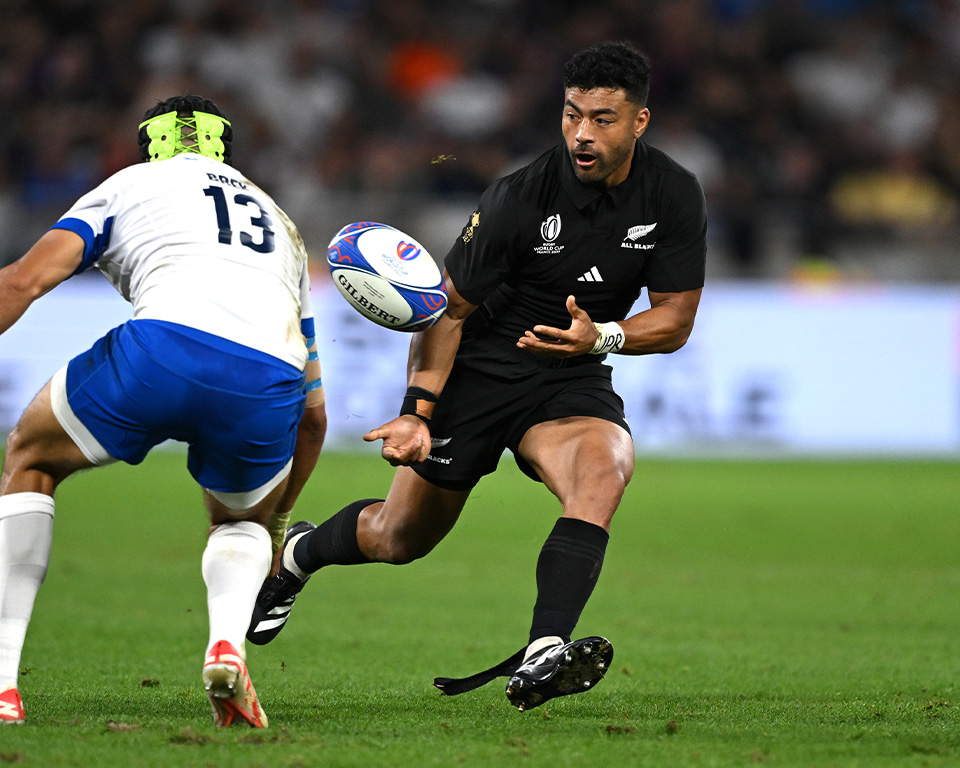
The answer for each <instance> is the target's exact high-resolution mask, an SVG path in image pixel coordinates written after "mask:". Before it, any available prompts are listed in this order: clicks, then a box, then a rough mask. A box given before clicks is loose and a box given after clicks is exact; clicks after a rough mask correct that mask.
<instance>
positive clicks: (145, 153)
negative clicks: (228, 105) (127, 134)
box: [137, 93, 233, 164]
mask: <svg viewBox="0 0 960 768" xmlns="http://www.w3.org/2000/svg"><path fill="white" fill-rule="evenodd" d="M173 111H176V112H177V114H179V115H180V116H181V117H187V116H190V115H193V113H194V112H206V113H207V114H210V115H216V116H217V117H222V118H223V119H224V120H226V119H227V116H226V115H225V114H223V110H222V109H220V107H218V106H217V105H216V104H215V103H214V102H212V101H211V100H210V99H205V98H203V96H197V95H196V94H193V93H185V94H183V95H182V96H171V97H170V98H169V99H164V100H163V101H158V102H157V103H156V104H155V105H154V106H152V107H150V109H148V110H147V111H146V112H144V113H143V120H149V119H150V118H151V117H156V116H157V115H165V114H166V113H167V112H173ZM137 139H138V141H139V144H140V158H141V159H142V160H149V159H150V151H149V149H148V148H149V146H150V137H149V136H147V130H146V128H141V129H140V132H139V134H138V135H137ZM220 140H221V141H222V142H223V162H225V163H228V164H229V163H230V153H231V149H232V146H231V145H232V142H233V128H231V127H230V124H229V123H226V124H225V125H224V128H223V135H222V136H221V137H220Z"/></svg>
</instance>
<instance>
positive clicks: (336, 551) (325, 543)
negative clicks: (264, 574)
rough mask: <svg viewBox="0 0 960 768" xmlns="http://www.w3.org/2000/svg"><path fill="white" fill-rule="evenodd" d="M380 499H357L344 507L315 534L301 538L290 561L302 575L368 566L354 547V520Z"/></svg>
mask: <svg viewBox="0 0 960 768" xmlns="http://www.w3.org/2000/svg"><path fill="white" fill-rule="evenodd" d="M377 501H383V499H360V501H354V502H353V503H351V504H347V506H345V507H344V508H343V509H341V510H340V511H339V512H337V513H336V514H335V515H334V516H333V517H331V518H330V519H329V520H326V521H325V522H323V523H320V525H318V526H317V527H316V529H315V530H312V531H310V532H309V533H306V534H304V535H303V536H301V537H300V538H299V539H298V540H297V543H296V544H295V545H294V547H293V559H294V562H296V564H297V567H298V568H300V570H302V571H303V572H304V573H313V572H314V571H318V570H320V569H321V568H323V567H324V566H325V565H359V564H361V563H369V562H371V560H370V558H368V557H367V556H366V555H365V554H363V552H362V551H361V550H360V545H359V544H358V543H357V520H358V519H359V518H360V513H361V512H362V511H363V509H364V507H367V506H369V505H370V504H373V503H374V502H377Z"/></svg>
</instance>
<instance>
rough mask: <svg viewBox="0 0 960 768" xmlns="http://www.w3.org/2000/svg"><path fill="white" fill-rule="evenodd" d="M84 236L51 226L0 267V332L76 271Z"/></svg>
mask: <svg viewBox="0 0 960 768" xmlns="http://www.w3.org/2000/svg"><path fill="white" fill-rule="evenodd" d="M83 247H84V244H83V238H81V237H80V236H79V235H77V234H74V233H73V232H69V231H67V230H65V229H51V230H49V231H48V232H46V233H45V234H44V235H43V237H41V238H40V239H39V240H38V241H37V242H36V244H35V245H34V246H33V247H32V248H31V249H30V250H29V251H27V252H26V254H24V255H23V256H21V257H20V258H19V259H18V260H17V261H15V262H13V264H10V265H8V266H6V267H4V268H3V269H0V333H3V332H5V331H6V330H7V329H8V328H10V326H12V325H13V324H14V323H15V322H17V320H19V319H20V318H21V317H22V316H23V313H24V312H26V311H27V309H28V308H29V307H30V305H31V304H33V302H35V301H36V300H37V299H39V298H40V297H41V296H43V295H44V294H45V293H47V292H49V291H51V290H52V289H54V288H56V287H57V286H58V285H59V284H60V283H62V282H63V281H64V280H66V279H67V278H68V277H70V275H72V274H73V273H74V272H76V270H77V268H78V267H79V266H80V262H81V261H82V260H83Z"/></svg>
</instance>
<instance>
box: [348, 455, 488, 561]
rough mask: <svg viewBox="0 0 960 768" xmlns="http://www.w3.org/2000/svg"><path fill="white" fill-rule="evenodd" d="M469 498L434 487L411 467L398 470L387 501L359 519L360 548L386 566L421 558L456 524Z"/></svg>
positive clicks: (358, 535)
mask: <svg viewBox="0 0 960 768" xmlns="http://www.w3.org/2000/svg"><path fill="white" fill-rule="evenodd" d="M469 495H470V491H453V490H449V489H447V488H441V487H440V486H437V485H434V484H433V483H431V482H428V481H427V480H424V479H423V478H422V477H420V476H419V475H418V474H417V473H416V472H414V471H413V470H412V469H411V468H410V467H398V468H397V471H396V473H395V474H394V477H393V482H392V483H391V485H390V491H389V492H388V493H387V498H386V500H385V501H384V502H383V503H381V504H373V505H371V506H370V507H368V508H367V509H366V510H365V512H364V514H362V515H361V517H360V520H359V522H358V528H357V539H358V541H359V543H360V546H361V548H362V549H363V550H364V552H367V553H368V554H374V555H376V556H377V558H378V559H381V560H384V561H387V562H409V561H410V560H414V559H416V558H418V557H423V556H424V555H425V554H427V553H428V552H430V551H431V550H432V549H433V548H434V547H435V546H436V545H437V544H439V543H440V541H441V540H442V539H443V537H444V536H446V535H447V534H448V533H449V532H450V530H451V529H452V528H453V526H454V525H455V524H456V522H457V520H458V519H459V517H460V512H461V511H462V510H463V505H464V504H465V503H466V501H467V497H468V496H469Z"/></svg>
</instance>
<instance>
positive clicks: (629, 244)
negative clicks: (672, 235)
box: [620, 222, 657, 251]
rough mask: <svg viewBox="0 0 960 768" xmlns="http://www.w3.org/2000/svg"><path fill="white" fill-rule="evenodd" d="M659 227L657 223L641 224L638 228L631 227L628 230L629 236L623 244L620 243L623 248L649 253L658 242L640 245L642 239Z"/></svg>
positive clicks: (624, 239)
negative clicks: (639, 241)
mask: <svg viewBox="0 0 960 768" xmlns="http://www.w3.org/2000/svg"><path fill="white" fill-rule="evenodd" d="M656 226H657V222H653V224H639V225H637V226H636V227H630V229H628V230H627V236H626V237H625V238H623V242H622V243H620V247H621V248H635V249H637V250H640V251H649V250H650V249H651V248H653V247H654V246H655V245H656V244H657V243H656V241H654V242H652V243H638V242H637V240H639V239H640V238H641V237H645V236H647V235H649V234H650V233H651V232H653V230H654V228H655V227H656Z"/></svg>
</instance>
